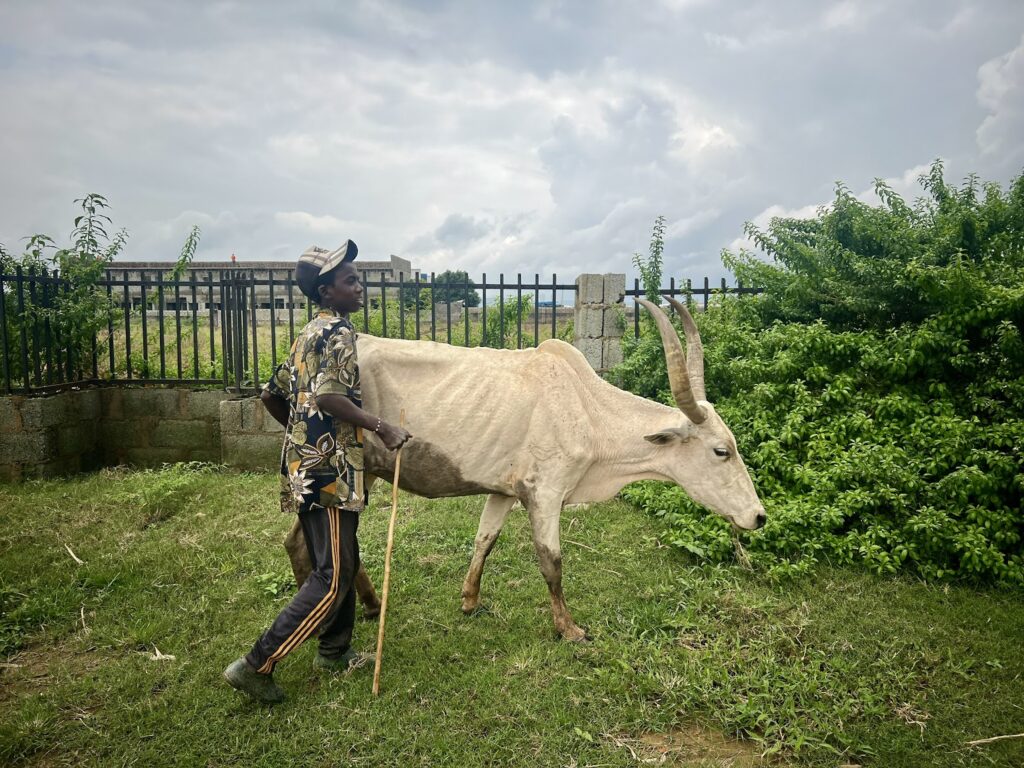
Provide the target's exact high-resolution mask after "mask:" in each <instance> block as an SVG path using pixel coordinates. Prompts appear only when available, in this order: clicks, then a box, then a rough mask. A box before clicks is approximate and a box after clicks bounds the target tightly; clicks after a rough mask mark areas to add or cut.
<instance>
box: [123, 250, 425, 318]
mask: <svg viewBox="0 0 1024 768" xmlns="http://www.w3.org/2000/svg"><path fill="white" fill-rule="evenodd" d="M355 263H356V267H357V268H358V269H359V271H360V272H361V273H362V279H363V282H364V283H373V282H377V283H380V281H381V276H383V277H384V279H385V280H386V281H388V282H398V280H399V279H400V278H401V279H402V280H405V281H409V282H414V281H415V280H416V276H417V275H418V274H421V272H420V270H414V269H413V268H412V264H411V262H409V260H408V259H403V258H401V257H399V256H392V257H391V258H390V260H388V261H370V260H368V259H367V260H363V259H357V260H356V262H355ZM173 266H174V262H170V261H115V262H112V263H111V265H110V274H111V277H113V279H114V283H115V286H116V283H117V282H121V281H124V280H125V278H126V277H127V279H128V281H129V282H130V283H141V281H142V280H143V278H145V280H146V283H147V286H146V304H147V306H148V308H150V309H156V308H157V307H156V301H157V296H158V291H159V289H158V287H157V286H158V285H159V281H160V278H161V277H162V276H163V277H166V275H167V273H168V272H170V270H171V269H172V268H173ZM294 269H295V261H243V260H236V259H235V256H234V254H232V260H231V261H227V260H225V261H195V262H192V263H191V264H189V265H188V267H186V272H185V275H184V276H183V277H182V282H181V283H180V288H179V299H178V300H176V299H175V295H174V289H173V287H171V288H165V289H164V301H163V304H164V308H165V309H174V308H175V307H176V306H178V304H179V302H180V306H181V309H191V308H192V304H191V282H192V278H193V276H194V277H195V282H196V305H197V308H198V309H209V308H210V303H211V302H210V292H209V288H206V289H205V290H204V284H208V283H209V281H210V279H211V278H212V280H213V283H214V285H215V286H216V285H218V284H219V282H220V273H222V272H227V271H229V270H236V271H238V270H241V271H243V272H245V273H250V272H251V273H252V276H253V277H254V278H255V279H256V280H257V283H256V308H257V309H270V278H271V277H273V280H274V305H275V307H276V308H277V309H285V308H287V307H288V296H287V294H288V290H287V283H288V280H289V279H290V278H291V273H292V271H293V270H294ZM425 277H426V275H425ZM114 290H115V291H116V290H117V289H116V287H115V288H114ZM374 291H376V292H374ZM367 293H368V294H370V298H371V299H373V300H376V299H379V297H380V288H379V287H378V288H376V289H374V288H372V287H371V286H368V287H367ZM128 296H129V301H130V302H131V306H132V308H133V309H137V308H140V307H141V306H142V286H141V285H129V286H128ZM397 297H398V290H397V289H396V288H389V289H388V298H397ZM291 301H292V306H296V307H299V306H304V305H305V302H306V300H305V297H304V296H303V295H302V294H301V293H300V292H299V289H298V286H294V284H293V290H292V299H291ZM212 303H213V306H214V307H215V308H219V307H220V296H219V290H217V289H216V288H215V289H214V291H213V301H212Z"/></svg>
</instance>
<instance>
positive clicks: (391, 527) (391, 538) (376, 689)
mask: <svg viewBox="0 0 1024 768" xmlns="http://www.w3.org/2000/svg"><path fill="white" fill-rule="evenodd" d="M398 426H400V427H402V428H403V429H404V428H405V409H404V408H403V409H402V413H401V415H400V416H399V417H398ZM401 468H402V449H401V448H399V449H398V455H397V456H396V457H395V479H394V481H393V482H392V483H391V520H390V522H388V546H387V549H385V550H384V586H383V587H382V588H381V596H380V627H379V628H378V630H377V658H376V660H375V661H374V663H373V695H374V696H377V695H378V694H379V693H380V664H381V660H382V659H383V656H384V617H385V616H386V615H387V612H388V588H389V587H390V586H391V548H392V547H393V546H394V544H395V518H396V517H398V471H399V470H400V469H401Z"/></svg>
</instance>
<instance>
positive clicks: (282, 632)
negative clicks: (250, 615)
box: [246, 507, 359, 674]
mask: <svg viewBox="0 0 1024 768" xmlns="http://www.w3.org/2000/svg"><path fill="white" fill-rule="evenodd" d="M299 521H300V523H301V524H302V532H303V533H304V534H305V537H306V547H307V548H308V550H309V559H310V562H311V563H312V565H313V572H312V574H310V576H309V578H308V579H306V581H305V582H303V584H302V587H301V588H300V589H299V591H298V592H297V593H296V595H295V597H293V598H292V601H291V602H290V603H288V605H286V606H285V608H284V610H282V611H281V613H280V614H278V616H277V618H276V619H274V623H273V624H272V625H271V626H270V629H268V630H267V631H266V632H264V633H263V635H262V636H261V637H260V639H259V640H257V641H256V644H255V645H253V647H252V650H251V651H249V653H248V655H247V656H246V659H247V660H248V662H249V663H250V664H251V665H252V666H253V667H254V668H255V669H256V670H257V671H259V672H261V673H264V674H270V673H271V672H273V671H274V666H275V665H276V664H277V663H278V662H279V661H281V659H283V658H284V657H285V656H287V655H288V654H289V653H291V652H292V651H293V650H295V649H296V648H298V647H299V646H300V645H301V644H302V643H303V642H304V641H305V640H306V639H307V638H309V637H310V636H311V635H313V633H315V632H317V631H318V630H319V632H320V637H319V640H320V654H321V655H322V656H325V657H327V658H329V659H333V658H337V657H338V656H341V654H343V653H344V652H345V651H346V650H348V647H349V645H350V644H351V642H352V627H353V626H354V624H355V612H356V594H355V590H354V589H353V588H352V582H353V579H354V578H355V574H356V571H358V570H359V543H358V541H357V540H356V530H357V528H358V527H359V513H358V512H349V511H347V510H343V509H338V508H337V507H330V508H328V509H324V508H323V507H317V508H315V509H309V510H304V511H302V512H300V513H299Z"/></svg>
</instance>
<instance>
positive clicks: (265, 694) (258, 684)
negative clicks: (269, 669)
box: [224, 656, 285, 704]
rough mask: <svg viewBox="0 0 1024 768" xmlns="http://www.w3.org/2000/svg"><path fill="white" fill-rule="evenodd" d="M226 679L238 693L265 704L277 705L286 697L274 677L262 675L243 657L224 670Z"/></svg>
mask: <svg viewBox="0 0 1024 768" xmlns="http://www.w3.org/2000/svg"><path fill="white" fill-rule="evenodd" d="M224 679H225V680H227V681H228V683H230V684H231V687H232V688H234V689H235V690H236V691H241V692H242V693H245V694H248V695H249V696H251V697H252V698H254V699H256V700H257V701H260V702H262V703H264V704H277V703H278V702H281V701H284V699H285V695H284V691H282V690H281V689H280V688H279V687H278V685H277V683H275V682H274V678H273V676H272V675H261V674H260V673H259V672H257V671H256V670H255V669H253V668H252V666H251V665H250V664H249V662H248V661H246V660H245V657H244V656H243V657H242V658H240V659H235V661H233V662H231V664H230V665H229V666H228V668H227V669H225V670H224Z"/></svg>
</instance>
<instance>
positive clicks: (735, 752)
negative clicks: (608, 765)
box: [610, 725, 773, 768]
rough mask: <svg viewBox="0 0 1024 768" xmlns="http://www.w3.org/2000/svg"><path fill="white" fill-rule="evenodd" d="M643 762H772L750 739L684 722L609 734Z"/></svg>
mask: <svg viewBox="0 0 1024 768" xmlns="http://www.w3.org/2000/svg"><path fill="white" fill-rule="evenodd" d="M610 738H611V740H612V741H613V742H614V743H615V744H616V745H617V746H620V747H622V748H623V749H625V750H627V751H628V752H629V753H630V756H631V757H632V758H633V759H634V760H636V761H637V762H638V763H640V764H642V765H668V766H681V767H682V768H762V767H763V766H767V765H771V764H773V763H769V762H768V761H766V760H762V758H761V750H760V749H758V747H757V745H756V744H754V743H753V742H750V741H741V740H738V739H730V738H729V737H727V736H725V735H724V734H722V733H719V732H718V731H715V730H712V729H710V728H703V727H701V726H699V725H686V726H683V727H682V728H678V729H676V730H673V731H669V732H668V733H645V734H643V735H642V736H639V737H633V738H629V737H625V736H618V737H610Z"/></svg>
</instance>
